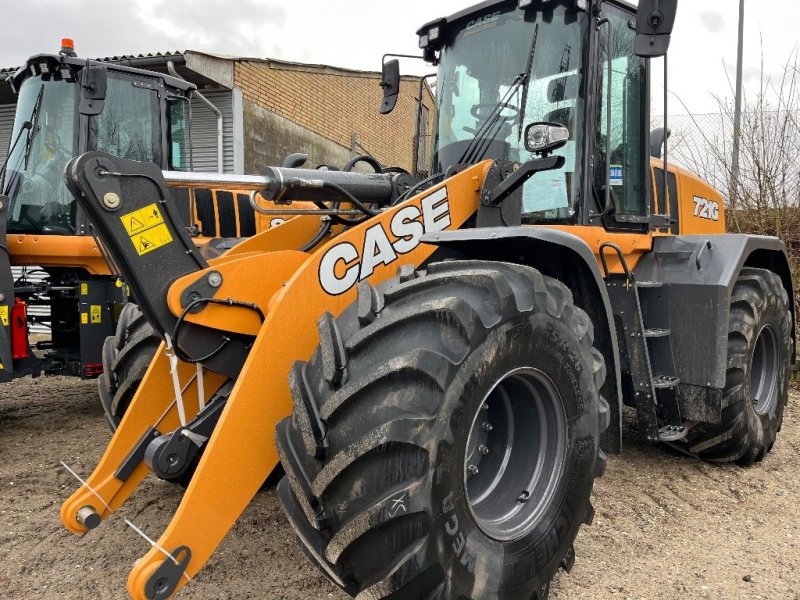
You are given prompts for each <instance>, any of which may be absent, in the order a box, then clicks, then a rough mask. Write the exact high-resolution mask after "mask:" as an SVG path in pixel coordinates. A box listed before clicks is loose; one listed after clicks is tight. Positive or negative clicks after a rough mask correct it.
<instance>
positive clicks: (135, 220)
mask: <svg viewBox="0 0 800 600" xmlns="http://www.w3.org/2000/svg"><path fill="white" fill-rule="evenodd" d="M120 220H121V221H122V225H123V227H125V231H127V232H128V235H129V236H130V238H131V242H133V247H134V248H136V252H137V253H138V254H139V256H144V255H145V254H147V253H148V252H152V251H153V250H156V249H158V248H161V247H162V246H166V245H167V244H169V243H171V242H172V236H171V235H170V233H169V229H167V226H166V225H165V224H164V217H163V216H162V215H161V211H160V210H159V208H158V206H156V205H155V204H150V205H149V206H145V207H144V208H140V209H139V210H137V211H134V212H132V213H128V214H127V215H122V216H121V217H120Z"/></svg>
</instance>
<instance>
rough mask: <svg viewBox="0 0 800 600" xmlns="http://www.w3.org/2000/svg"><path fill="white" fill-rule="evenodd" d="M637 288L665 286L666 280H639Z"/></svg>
mask: <svg viewBox="0 0 800 600" xmlns="http://www.w3.org/2000/svg"><path fill="white" fill-rule="evenodd" d="M636 287H637V288H663V287H664V282H663V281H637V282H636Z"/></svg>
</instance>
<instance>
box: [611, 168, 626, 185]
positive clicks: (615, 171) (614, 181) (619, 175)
mask: <svg viewBox="0 0 800 600" xmlns="http://www.w3.org/2000/svg"><path fill="white" fill-rule="evenodd" d="M609 178H610V180H611V185H622V183H623V181H624V177H623V170H622V165H611V167H610V168H609Z"/></svg>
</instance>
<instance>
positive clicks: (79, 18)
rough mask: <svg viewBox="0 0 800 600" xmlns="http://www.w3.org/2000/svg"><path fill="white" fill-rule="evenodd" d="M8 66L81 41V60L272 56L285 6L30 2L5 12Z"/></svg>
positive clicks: (256, 2)
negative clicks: (179, 54)
mask: <svg viewBox="0 0 800 600" xmlns="http://www.w3.org/2000/svg"><path fill="white" fill-rule="evenodd" d="M3 22H4V23H13V24H14V25H13V26H11V27H5V28H3V33H2V35H0V66H2V67H11V66H17V65H20V64H22V63H23V62H25V60H26V59H27V58H28V56H30V55H32V54H38V53H55V52H58V49H59V47H60V41H61V38H63V37H72V38H74V39H75V45H76V49H77V51H78V55H79V56H86V57H97V56H113V55H119V54H138V53H140V52H142V53H146V52H157V51H170V50H186V49H192V50H206V51H210V52H218V53H226V54H246V55H249V56H253V55H255V56H268V55H269V54H270V53H271V52H272V50H273V48H274V43H275V41H274V38H275V37H276V33H278V32H280V31H281V29H282V27H283V25H284V24H285V22H286V10H285V9H284V8H283V7H281V6H279V5H278V0H236V1H235V2H233V1H230V0H104V1H103V2H102V3H101V4H100V5H98V3H97V2H96V1H94V0H71V1H70V2H69V3H68V5H67V4H64V2H63V1H61V0H27V1H25V2H9V3H7V4H6V5H4V7H3Z"/></svg>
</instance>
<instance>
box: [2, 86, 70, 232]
mask: <svg viewBox="0 0 800 600" xmlns="http://www.w3.org/2000/svg"><path fill="white" fill-rule="evenodd" d="M77 97H78V86H77V85H74V84H71V83H66V82H64V81H52V80H51V81H42V79H41V77H31V78H30V79H27V80H26V81H25V83H23V84H22V88H21V89H20V93H19V100H18V102H17V114H16V118H15V120H14V133H13V134H12V136H11V139H12V141H13V140H16V139H17V136H20V130H21V129H22V128H23V127H25V126H26V125H25V124H26V123H30V128H29V129H27V130H26V131H23V132H22V134H21V136H20V138H19V142H18V143H17V145H16V147H15V148H14V152H13V153H12V154H11V156H10V157H9V159H8V167H7V170H6V173H5V178H4V181H3V192H4V193H5V194H6V195H7V196H9V198H10V213H9V222H8V231H9V232H17V233H26V232H37V233H54V234H72V233H74V232H75V208H74V203H73V201H72V196H71V195H70V193H69V191H67V188H66V186H65V185H64V168H65V167H66V165H67V162H69V160H70V159H71V158H72V157H73V156H74V155H75V153H76V152H75V150H76V147H77V135H76V133H77V130H76V121H77V111H76V109H75V103H76V101H77Z"/></svg>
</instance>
